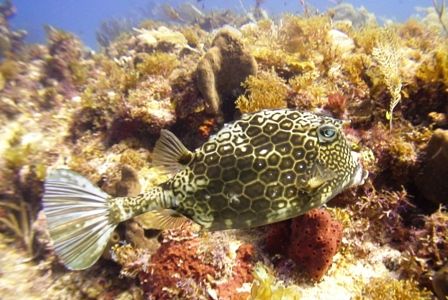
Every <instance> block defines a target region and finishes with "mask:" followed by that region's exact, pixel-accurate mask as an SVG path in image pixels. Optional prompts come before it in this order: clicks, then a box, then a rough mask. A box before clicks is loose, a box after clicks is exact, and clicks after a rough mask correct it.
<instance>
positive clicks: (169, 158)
mask: <svg viewBox="0 0 448 300" xmlns="http://www.w3.org/2000/svg"><path fill="white" fill-rule="evenodd" d="M192 156H193V155H192V153H191V152H190V150H188V149H187V148H186V147H185V146H184V145H183V144H182V142H181V141H179V139H178V138H177V137H176V136H175V135H174V134H173V133H172V132H171V131H169V130H166V129H162V131H161V132H160V138H159V140H158V141H157V142H156V146H155V147H154V151H153V156H152V161H153V163H154V165H157V166H162V167H163V168H164V169H165V170H167V171H168V172H170V173H177V172H179V171H180V170H182V169H183V168H184V167H185V165H187V164H188V163H189V162H190V160H191V158H192Z"/></svg>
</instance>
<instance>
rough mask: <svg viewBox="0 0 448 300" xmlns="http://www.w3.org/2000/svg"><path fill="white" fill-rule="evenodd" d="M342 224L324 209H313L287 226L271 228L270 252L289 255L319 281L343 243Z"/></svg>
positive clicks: (268, 243)
mask: <svg viewBox="0 0 448 300" xmlns="http://www.w3.org/2000/svg"><path fill="white" fill-rule="evenodd" d="M342 229H343V228H342V224H340V223H339V222H337V221H335V220H333V219H332V218H331V215H330V214H329V213H328V212H327V211H326V210H324V209H313V210H311V211H309V212H307V213H306V214H304V215H301V216H299V217H297V218H295V219H292V220H290V221H287V222H280V223H276V224H272V225H270V226H269V228H268V230H267V235H266V240H265V242H266V250H267V251H268V252H270V253H271V254H276V253H282V254H286V255H287V256H288V257H289V258H290V259H292V260H293V261H294V262H295V263H296V264H297V265H298V266H299V267H301V268H303V269H305V270H306V271H307V272H308V273H309V275H310V276H311V277H312V278H313V279H314V280H316V281H318V280H320V279H321V278H322V277H323V276H324V275H325V273H326V272H327V270H328V268H329V267H330V265H331V263H332V260H333V256H334V255H335V254H336V253H337V252H338V250H339V248H340V245H341V239H342Z"/></svg>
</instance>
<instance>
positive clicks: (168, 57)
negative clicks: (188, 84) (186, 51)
mask: <svg viewBox="0 0 448 300" xmlns="http://www.w3.org/2000/svg"><path fill="white" fill-rule="evenodd" d="M178 65H179V61H178V60H177V58H176V56H175V55H172V54H169V53H164V52H155V53H152V54H146V53H142V54H141V55H140V56H139V57H138V62H137V67H136V68H137V71H138V72H140V73H141V74H143V75H158V76H163V77H168V76H169V75H170V74H171V72H173V70H174V69H175V68H176V67H177V66H178Z"/></svg>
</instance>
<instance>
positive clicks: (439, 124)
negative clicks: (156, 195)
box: [0, 0, 448, 300]
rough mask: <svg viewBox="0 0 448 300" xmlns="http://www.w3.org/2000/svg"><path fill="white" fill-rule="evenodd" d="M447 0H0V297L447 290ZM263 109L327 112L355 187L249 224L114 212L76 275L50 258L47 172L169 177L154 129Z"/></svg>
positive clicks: (428, 293) (192, 128)
mask: <svg viewBox="0 0 448 300" xmlns="http://www.w3.org/2000/svg"><path fill="white" fill-rule="evenodd" d="M446 4H447V3H446V1H444V0H434V1H416V0H413V1H351V2H345V1H324V0H322V1H305V0H298V1H288V0H284V1H273V0H266V1H262V0H258V1H207V0H202V1H190V2H182V1H159V2H157V1H146V0H132V1H85V0H81V1H74V0H70V1H68V0H67V1H56V0H39V1H29V0H16V1H8V0H7V1H2V2H0V153H1V155H0V299H44V298H46V299H235V300H236V299H260V300H261V299H263V300H264V299H439V300H440V299H447V297H448V212H447V209H446V207H447V205H448V13H447V11H446ZM275 109H295V110H299V111H306V112H312V113H314V114H318V115H324V116H330V117H334V118H337V119H342V120H346V121H347V122H345V123H344V126H343V128H342V129H341V130H342V132H343V134H344V136H345V137H346V138H347V140H348V141H349V145H350V149H351V150H352V151H353V152H354V153H356V155H357V157H359V160H360V163H361V164H362V167H363V168H364V169H365V170H366V171H368V173H369V175H368V177H367V178H366V180H365V182H364V183H363V184H362V185H359V186H356V187H352V188H350V189H347V190H345V191H343V192H341V193H339V194H338V195H337V196H336V197H334V198H333V199H331V200H330V201H329V202H328V203H326V204H325V205H323V206H322V207H320V208H316V209H312V210H310V211H307V212H306V213H304V214H302V215H300V216H298V217H295V218H292V219H290V220H286V221H282V222H278V223H274V224H270V225H265V226H262V227H256V228H251V229H244V230H243V229H233V230H224V231H212V232H209V231H199V232H198V230H197V228H196V226H195V225H196V224H193V223H192V222H186V223H182V226H178V227H176V228H158V227H157V224H151V226H153V227H154V228H153V227H151V226H150V225H148V224H147V223H146V222H145V220H143V219H142V218H132V219H130V220H128V221H125V222H123V223H121V224H120V225H118V227H117V228H116V230H115V231H114V232H113V234H112V237H111V238H110V240H109V241H108V244H107V246H106V250H105V251H104V253H103V254H102V257H101V259H100V260H99V261H98V262H97V263H95V264H94V265H93V266H92V267H90V268H88V269H86V270H82V271H70V270H68V269H67V268H66V267H65V266H64V264H63V262H61V260H60V258H59V257H58V256H57V255H56V253H55V251H54V243H53V239H52V238H51V235H50V233H49V230H48V226H47V225H48V224H47V216H46V215H45V214H44V213H43V211H42V196H43V195H44V191H45V190H44V183H45V179H46V178H47V175H48V174H49V173H50V170H55V169H70V170H73V171H75V172H77V173H79V174H81V175H83V176H85V177H86V178H88V180H90V181H91V182H92V183H93V184H94V185H95V186H97V187H99V188H101V189H102V190H103V191H104V192H106V193H108V194H109V195H112V196H113V197H125V196H136V195H138V194H139V193H141V192H144V191H147V190H149V189H150V188H152V187H155V186H157V185H160V184H162V183H164V182H165V181H167V180H169V178H171V177H172V174H170V173H169V172H167V171H166V170H165V169H164V168H163V167H162V166H160V165H157V164H156V163H154V162H155V161H157V159H155V156H156V155H155V154H154V153H153V152H154V147H155V145H156V141H157V140H158V139H159V137H160V135H161V132H163V131H162V130H163V129H168V130H170V131H172V132H173V133H174V134H175V135H176V136H177V137H178V138H179V139H180V140H181V141H182V143H183V144H185V146H186V147H187V148H188V149H190V150H194V149H196V148H198V147H201V145H203V144H204V143H205V142H206V141H208V140H209V139H213V136H214V135H215V134H216V133H217V132H219V130H221V129H222V128H223V127H224V126H225V125H224V124H227V123H231V122H234V121H235V120H239V119H241V118H242V116H244V114H253V113H257V112H259V111H262V110H268V111H272V110H275ZM266 128H267V127H266ZM266 128H264V127H262V129H263V130H267V129H266ZM274 146H275V145H274ZM312 183H313V184H311V183H310V185H312V188H316V189H317V190H318V189H319V188H320V185H319V184H321V183H318V185H317V186H314V184H316V183H315V182H312ZM271 208H274V204H272V205H271Z"/></svg>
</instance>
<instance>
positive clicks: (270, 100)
mask: <svg viewBox="0 0 448 300" xmlns="http://www.w3.org/2000/svg"><path fill="white" fill-rule="evenodd" d="M243 87H244V88H246V89H247V91H246V94H245V95H242V96H240V97H239V98H238V99H237V100H236V106H237V108H238V109H239V110H240V111H241V112H242V113H252V112H257V111H260V110H262V109H268V108H285V107H286V105H287V104H286V96H287V93H288V89H287V86H286V85H285V82H284V80H283V79H281V78H280V77H278V76H277V74H276V73H275V72H274V71H270V72H260V73H259V74H258V75H257V76H253V75H251V76H249V77H248V78H247V79H246V81H245V82H244V83H243Z"/></svg>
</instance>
